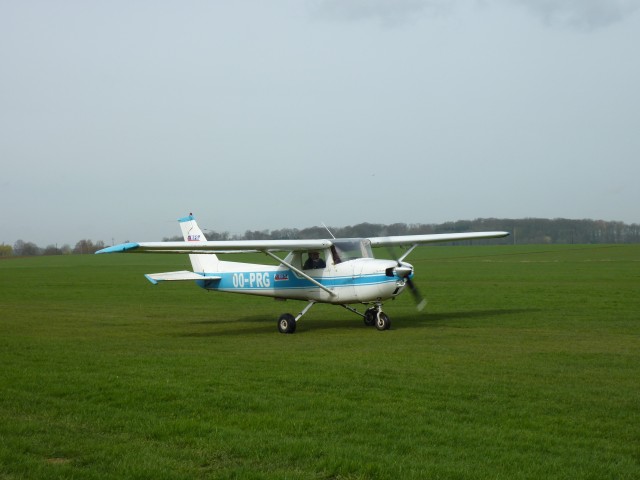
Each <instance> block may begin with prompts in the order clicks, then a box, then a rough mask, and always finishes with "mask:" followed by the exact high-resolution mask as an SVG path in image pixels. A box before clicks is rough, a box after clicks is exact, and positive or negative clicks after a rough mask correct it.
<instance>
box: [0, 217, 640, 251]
mask: <svg viewBox="0 0 640 480" xmlns="http://www.w3.org/2000/svg"><path fill="white" fill-rule="evenodd" d="M329 230H331V233H332V234H333V235H335V237H337V238H350V237H379V236H388V235H420V234H428V233H449V232H451V233H464V232H474V231H493V230H505V231H507V232H510V233H511V236H509V237H507V238H501V239H492V240H473V243H474V244H476V245H481V244H491V245H500V244H515V243H517V244H541V243H565V244H572V243H575V244H593V243H609V244H612V243H640V224H637V223H632V224H627V223H624V222H617V221H614V222H609V221H604V220H588V219H584V220H570V219H566V218H554V219H547V218H524V219H504V218H503V219H498V218H477V219H475V220H459V221H457V222H446V223H440V224H424V223H412V224H406V223H394V224H391V225H384V224H380V223H359V224H357V225H351V226H347V227H329ZM205 235H206V236H207V239H208V240H283V239H296V238H300V239H309V238H327V237H329V236H330V234H329V232H328V231H327V229H326V228H325V227H318V226H316V227H309V228H303V229H300V230H298V229H297V228H282V229H279V230H247V231H246V232H245V233H244V235H230V234H229V232H215V231H211V230H207V231H206V233H205ZM163 240H164V241H181V240H182V237H181V236H175V237H170V238H164V239H163ZM465 243H468V242H465ZM104 247H105V244H104V242H103V241H98V242H96V243H93V241H92V240H88V239H83V240H80V241H79V242H78V243H76V245H75V247H74V248H73V249H72V248H71V247H70V246H69V245H63V246H62V247H61V248H58V246H57V245H48V246H47V247H46V248H44V249H42V248H40V247H38V246H37V245H36V244H35V243H32V242H25V241H24V240H18V241H17V242H16V243H15V244H14V245H13V248H12V247H11V246H10V245H4V244H2V245H0V257H7V256H12V255H14V256H30V255H68V254H77V255H80V254H91V253H95V252H96V251H98V250H100V249H101V248H104Z"/></svg>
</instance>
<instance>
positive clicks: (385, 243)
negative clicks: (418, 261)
mask: <svg viewBox="0 0 640 480" xmlns="http://www.w3.org/2000/svg"><path fill="white" fill-rule="evenodd" d="M508 235H509V232H466V233H432V234H425V235H398V236H392V237H370V238H369V241H370V242H371V246H372V247H396V246H401V245H422V244H425V243H437V242H457V241H460V240H477V239H481V238H502V237H506V236H508Z"/></svg>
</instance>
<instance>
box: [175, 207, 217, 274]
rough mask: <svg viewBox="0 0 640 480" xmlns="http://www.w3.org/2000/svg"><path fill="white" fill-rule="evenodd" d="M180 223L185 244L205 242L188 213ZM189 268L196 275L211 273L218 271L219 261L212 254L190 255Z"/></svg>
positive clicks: (193, 219)
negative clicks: (191, 268) (190, 267)
mask: <svg viewBox="0 0 640 480" xmlns="http://www.w3.org/2000/svg"><path fill="white" fill-rule="evenodd" d="M178 222H180V229H181V230H182V236H183V237H184V241H185V242H194V243H200V242H206V241H207V238H206V237H205V236H204V233H202V230H200V227H198V224H197V223H196V219H195V218H194V217H193V215H192V214H191V213H190V214H189V216H188V217H184V218H181V219H179V220H178ZM189 259H190V260H191V266H192V267H193V271H194V272H196V273H213V272H217V271H218V264H219V262H220V261H219V260H218V257H217V256H216V255H214V254H213V253H207V254H190V255H189Z"/></svg>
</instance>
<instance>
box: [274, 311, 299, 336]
mask: <svg viewBox="0 0 640 480" xmlns="http://www.w3.org/2000/svg"><path fill="white" fill-rule="evenodd" d="M278 331H279V332H280V333H293V332H295V331H296V319H295V318H294V316H293V315H291V314H290V313H283V314H282V315H280V318H279V319H278Z"/></svg>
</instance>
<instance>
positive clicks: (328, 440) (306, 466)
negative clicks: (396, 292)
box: [0, 245, 640, 479]
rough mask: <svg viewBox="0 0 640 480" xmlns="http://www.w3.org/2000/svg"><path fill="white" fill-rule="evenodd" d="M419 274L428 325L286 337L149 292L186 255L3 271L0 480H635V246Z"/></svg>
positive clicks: (189, 291) (493, 252)
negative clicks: (153, 278)
mask: <svg viewBox="0 0 640 480" xmlns="http://www.w3.org/2000/svg"><path fill="white" fill-rule="evenodd" d="M257 260H259V261H265V262H266V257H257ZM409 261H411V262H412V263H413V264H414V266H415V267H416V269H417V272H418V274H417V277H416V283H417V284H418V286H419V287H420V288H421V290H422V292H423V293H424V294H425V296H427V297H428V299H429V305H428V306H427V309H426V311H425V312H423V313H416V311H415V309H414V307H413V304H412V301H411V297H410V295H409V294H405V295H403V296H402V297H400V298H399V299H398V300H396V301H394V302H388V303H387V304H386V305H385V311H386V312H387V313H388V315H389V316H390V318H391V322H392V327H391V330H389V331H386V332H379V331H377V330H376V329H375V328H371V327H365V326H364V324H363V322H362V320H361V319H360V318H359V317H356V316H355V315H353V314H351V313H349V312H347V311H345V310H343V309H341V308H339V307H333V306H326V305H317V306H316V307H314V308H313V309H312V310H310V311H309V313H308V314H307V315H306V316H305V317H304V318H303V319H302V321H301V323H300V324H299V326H298V329H297V332H296V333H295V334H294V335H281V334H279V333H278V332H277V330H276V319H277V317H278V315H279V314H280V313H283V312H285V311H290V312H293V313H296V312H298V311H299V310H300V308H301V307H302V306H304V304H303V303H299V302H291V301H290V302H286V303H283V302H274V301H273V300H270V299H265V298H257V297H250V296H241V295H228V294H227V295H225V294H217V293H210V292H209V293H208V292H205V291H203V290H201V289H199V288H196V287H194V286H193V285H191V284H185V283H184V282H176V283H172V284H162V285H158V286H152V285H150V284H149V283H148V282H147V281H146V280H145V279H144V277H143V276H142V274H144V273H151V272H161V271H168V270H178V269H183V268H185V267H188V260H187V257H186V256H177V255H176V256H171V255H160V256H157V255H99V256H70V257H38V258H22V259H9V260H3V261H0V362H1V363H0V365H1V370H0V479H13V478H29V479H31V478H35V479H37V478H47V479H49V478H78V479H92V478H96V479H98V478H118V479H121V478H140V479H143V478H144V479H146V478H154V479H165V478H166V479H173V478H176V479H177V478H278V479H281V478H288V479H382V478H394V479H398V478H433V479H437V478H442V479H450V478H451V479H476V478H480V479H482V478H487V479H524V478H531V479H533V478H535V479H540V478H557V479H565V478H590V479H637V478H640V245H626V246H602V245H598V246H576V245H573V246H569V245H566V246H500V247H462V246H460V247H424V248H420V249H417V250H416V251H414V252H413V253H412V255H411V257H410V258H409Z"/></svg>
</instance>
